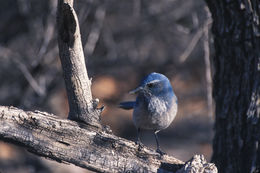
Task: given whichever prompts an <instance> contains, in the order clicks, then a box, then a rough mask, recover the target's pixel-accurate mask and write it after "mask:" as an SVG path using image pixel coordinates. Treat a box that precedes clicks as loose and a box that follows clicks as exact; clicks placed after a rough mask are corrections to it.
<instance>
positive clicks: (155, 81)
mask: <svg viewBox="0 0 260 173" xmlns="http://www.w3.org/2000/svg"><path fill="white" fill-rule="evenodd" d="M129 93H130V94H137V97H136V101H129V102H122V103H120V105H119V107H120V108H123V109H127V110H129V109H134V111H133V122H134V125H135V127H136V128H137V144H138V145H139V149H140V147H142V146H143V144H142V143H141V141H140V132H141V130H142V129H147V130H153V132H154V136H155V140H156V144H157V149H156V151H157V152H158V153H159V154H161V155H163V154H165V153H164V152H162V151H161V149H160V145H159V140H158V136H157V133H158V132H159V131H160V130H163V129H165V128H167V127H168V126H169V125H170V124H171V122H172V121H173V119H174V118H175V116H176V113H177V97H176V96H175V94H174V92H173V89H172V86H171V83H170V81H169V79H168V78H167V77H166V76H164V75H163V74H160V73H155V72H153V73H151V74H149V75H148V76H146V77H145V78H144V79H143V80H142V82H141V83H140V85H139V86H138V87H137V88H136V89H134V90H132V91H130V92H129Z"/></svg>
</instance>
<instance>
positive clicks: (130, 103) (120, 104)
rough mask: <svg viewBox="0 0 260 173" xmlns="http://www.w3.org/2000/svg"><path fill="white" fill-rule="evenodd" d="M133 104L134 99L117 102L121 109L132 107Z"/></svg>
mask: <svg viewBox="0 0 260 173" xmlns="http://www.w3.org/2000/svg"><path fill="white" fill-rule="evenodd" d="M134 105H135V102H134V101H129V102H121V103H119V107H120V108H122V109H127V110H128V109H133V108H134Z"/></svg>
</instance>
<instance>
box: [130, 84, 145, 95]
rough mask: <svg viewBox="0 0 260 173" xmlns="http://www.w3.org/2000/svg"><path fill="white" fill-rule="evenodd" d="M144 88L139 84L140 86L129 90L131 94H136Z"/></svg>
mask: <svg viewBox="0 0 260 173" xmlns="http://www.w3.org/2000/svg"><path fill="white" fill-rule="evenodd" d="M143 89H144V88H143V87H142V86H139V87H138V88H136V89H134V90H132V91H129V94H136V93H138V92H140V91H141V90H143Z"/></svg>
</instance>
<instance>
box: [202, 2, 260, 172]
mask: <svg viewBox="0 0 260 173" xmlns="http://www.w3.org/2000/svg"><path fill="white" fill-rule="evenodd" d="M206 2H207V4H208V6H209V9H210V11H211V13H212V18H213V26H212V32H213V34H214V45H215V56H214V61H213V62H214V69H215V75H214V83H213V86H214V91H213V95H214V99H215V102H216V122H215V132H216V133H215V137H214V142H213V150H214V152H213V158H212V160H213V162H214V163H215V164H216V165H217V166H218V169H219V172H223V173H229V172H236V173H247V172H250V173H252V172H260V147H259V143H260V51H259V48H260V20H259V19H260V1H259V0H238V1H237V0H219V1H212V0H206Z"/></svg>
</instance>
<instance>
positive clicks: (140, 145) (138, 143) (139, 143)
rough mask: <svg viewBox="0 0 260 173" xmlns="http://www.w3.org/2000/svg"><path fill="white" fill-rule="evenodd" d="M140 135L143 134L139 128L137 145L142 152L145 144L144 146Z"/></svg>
mask: <svg viewBox="0 0 260 173" xmlns="http://www.w3.org/2000/svg"><path fill="white" fill-rule="evenodd" d="M140 134H141V129H140V128H137V141H136V142H135V143H136V144H137V145H138V151H141V150H142V148H143V147H144V144H142V142H141V140H140Z"/></svg>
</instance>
